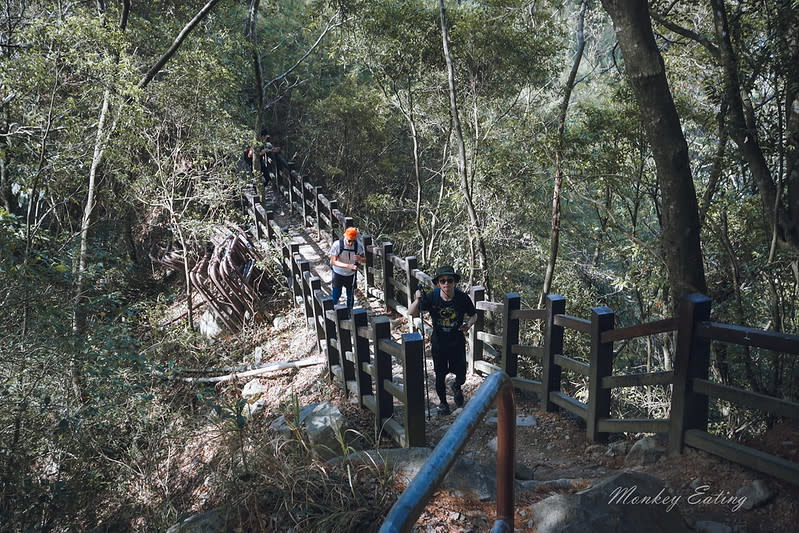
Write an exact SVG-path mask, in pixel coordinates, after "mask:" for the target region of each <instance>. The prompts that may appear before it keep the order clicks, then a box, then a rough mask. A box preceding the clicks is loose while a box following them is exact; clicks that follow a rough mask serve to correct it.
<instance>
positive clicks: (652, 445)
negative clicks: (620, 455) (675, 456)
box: [624, 437, 666, 467]
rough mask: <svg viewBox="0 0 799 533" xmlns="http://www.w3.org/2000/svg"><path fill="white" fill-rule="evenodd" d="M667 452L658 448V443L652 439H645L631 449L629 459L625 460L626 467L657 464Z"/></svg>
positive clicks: (628, 454)
mask: <svg viewBox="0 0 799 533" xmlns="http://www.w3.org/2000/svg"><path fill="white" fill-rule="evenodd" d="M665 453H666V452H665V450H664V449H663V448H660V447H658V445H657V442H655V439H653V438H652V437H644V438H642V439H641V440H639V441H638V442H636V443H635V444H633V447H632V448H630V451H629V452H628V453H627V457H625V458H624V466H626V467H633V466H644V465H648V464H652V463H655V462H657V460H658V459H660V457H661V456H662V455H664V454H665Z"/></svg>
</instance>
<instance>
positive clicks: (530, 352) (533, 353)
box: [511, 344, 544, 359]
mask: <svg viewBox="0 0 799 533" xmlns="http://www.w3.org/2000/svg"><path fill="white" fill-rule="evenodd" d="M511 350H512V351H513V353H515V354H518V355H527V356H529V357H537V358H539V359H540V358H541V357H543V355H544V347H543V346H530V345H529V344H514V345H513V346H512V347H511Z"/></svg>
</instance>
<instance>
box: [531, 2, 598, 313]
mask: <svg viewBox="0 0 799 533" xmlns="http://www.w3.org/2000/svg"><path fill="white" fill-rule="evenodd" d="M586 7H587V6H586V3H585V2H583V3H582V5H581V6H580V12H579V13H578V15H577V32H576V33H577V51H576V53H575V55H574V61H573V63H572V68H571V72H569V78H568V79H567V80H566V86H565V87H564V90H563V101H561V103H560V114H559V116H558V138H557V141H556V142H557V146H556V148H555V184H554V187H553V189H552V226H551V229H550V233H549V261H547V270H546V273H545V274H544V284H543V286H542V287H541V295H540V296H539V298H538V307H539V308H541V307H544V300H545V299H546V297H547V294H549V291H550V289H551V288H552V280H553V278H554V277H555V264H556V263H557V260H558V248H559V246H560V195H561V188H562V186H563V145H564V136H565V132H566V115H567V113H568V111H569V102H570V101H571V95H572V91H573V90H574V84H575V80H576V79H577V71H578V70H579V69H580V63H581V62H582V60H583V52H584V50H585V32H584V28H585V10H586Z"/></svg>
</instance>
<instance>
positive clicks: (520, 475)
mask: <svg viewBox="0 0 799 533" xmlns="http://www.w3.org/2000/svg"><path fill="white" fill-rule="evenodd" d="M515 474H516V479H520V480H524V479H533V478H534V477H535V469H533V468H530V467H529V466H527V465H526V464H524V463H519V462H517V463H516V472H515Z"/></svg>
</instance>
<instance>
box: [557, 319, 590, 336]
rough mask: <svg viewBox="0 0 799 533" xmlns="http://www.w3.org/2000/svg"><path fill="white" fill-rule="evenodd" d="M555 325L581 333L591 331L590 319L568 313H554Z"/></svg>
mask: <svg viewBox="0 0 799 533" xmlns="http://www.w3.org/2000/svg"><path fill="white" fill-rule="evenodd" d="M555 325H556V326H562V327H564V328H569V329H573V330H575V331H580V332H582V333H591V321H590V320H586V319H584V318H577V317H575V316H569V315H555Z"/></svg>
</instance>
